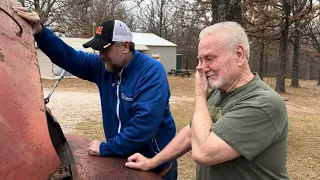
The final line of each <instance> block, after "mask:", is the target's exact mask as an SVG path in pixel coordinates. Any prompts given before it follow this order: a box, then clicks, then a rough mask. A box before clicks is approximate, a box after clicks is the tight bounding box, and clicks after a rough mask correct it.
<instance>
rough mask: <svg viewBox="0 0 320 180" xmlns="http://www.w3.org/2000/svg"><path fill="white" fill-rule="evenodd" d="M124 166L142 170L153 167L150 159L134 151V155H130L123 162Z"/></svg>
mask: <svg viewBox="0 0 320 180" xmlns="http://www.w3.org/2000/svg"><path fill="white" fill-rule="evenodd" d="M125 166H126V167H129V168H133V169H139V170H142V171H148V170H150V169H153V168H155V167H154V165H153V162H152V159H149V158H146V157H144V156H143V155H141V154H140V153H135V154H134V155H132V156H130V157H129V158H128V160H127V162H126V163H125Z"/></svg>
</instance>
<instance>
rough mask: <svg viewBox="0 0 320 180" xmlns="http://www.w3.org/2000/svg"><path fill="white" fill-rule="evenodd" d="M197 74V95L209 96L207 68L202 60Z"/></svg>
mask: <svg viewBox="0 0 320 180" xmlns="http://www.w3.org/2000/svg"><path fill="white" fill-rule="evenodd" d="M196 69H197V72H196V74H195V95H196V96H202V97H205V98H206V97H207V93H208V80H207V77H206V68H205V67H204V66H203V64H202V61H201V60H199V64H198V66H197V68H196Z"/></svg>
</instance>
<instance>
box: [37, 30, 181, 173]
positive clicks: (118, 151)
mask: <svg viewBox="0 0 320 180" xmlns="http://www.w3.org/2000/svg"><path fill="white" fill-rule="evenodd" d="M35 40H36V41H37V44H38V47H39V48H40V49H41V50H42V51H43V52H44V53H45V54H46V55H47V56H48V57H49V58H50V59H51V60H52V62H53V63H54V64H56V65H58V66H60V67H62V68H63V69H65V70H66V71H68V72H70V73H72V74H73V75H75V76H78V77H80V78H82V79H85V80H88V81H91V82H94V83H96V84H97V86H98V88H99V92H100V98H101V107H102V116H103V127H104V133H105V137H106V139H107V142H103V143H101V145H100V155H101V156H128V155H132V154H133V153H136V152H139V153H141V154H143V155H144V156H146V157H149V158H150V157H153V156H155V155H156V154H157V153H158V152H159V151H161V150H162V149H163V148H164V147H165V146H166V145H167V144H168V143H169V142H170V141H171V140H172V139H173V137H174V136H175V134H176V127H175V123H174V120H173V118H172V116H171V113H170V110H169V98H170V89H169V84H168V80H167V77H166V72H165V70H164V68H163V66H162V64H161V63H160V62H158V61H157V60H155V59H153V58H151V57H149V56H147V55H145V54H142V53H140V52H138V51H134V55H133V57H132V59H131V61H130V62H129V64H128V65H127V66H126V67H125V68H124V69H123V71H122V74H121V78H119V77H118V76H117V74H116V73H109V72H107V71H105V68H104V65H103V63H102V61H101V60H100V58H99V55H97V54H89V53H85V52H83V51H76V50H74V49H73V48H71V47H70V46H68V45H67V44H65V43H64V42H63V41H62V40H60V38H58V37H57V36H55V34H54V33H53V32H52V31H50V30H49V29H47V28H45V27H44V29H43V32H41V33H39V34H36V35H35ZM169 163H170V162H167V163H165V164H163V165H161V166H159V167H157V168H156V169H154V171H156V172H158V171H160V170H162V169H163V168H165V167H167V166H168V164H169Z"/></svg>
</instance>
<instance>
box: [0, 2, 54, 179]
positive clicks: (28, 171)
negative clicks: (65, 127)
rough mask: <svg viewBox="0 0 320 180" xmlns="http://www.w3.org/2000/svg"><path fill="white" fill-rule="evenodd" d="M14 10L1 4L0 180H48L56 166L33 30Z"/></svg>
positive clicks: (10, 5) (7, 4) (9, 4)
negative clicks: (45, 111) (44, 110)
mask: <svg viewBox="0 0 320 180" xmlns="http://www.w3.org/2000/svg"><path fill="white" fill-rule="evenodd" d="M13 4H14V1H12V0H1V1H0V7H1V9H2V10H0V60H1V61H0V145H1V148H0V179H6V180H7V179H9V180H10V179H14V180H15V179H48V177H49V176H50V175H51V174H52V173H54V172H55V171H56V170H57V169H58V168H59V166H60V161H59V158H58V156H57V154H56V152H55V150H54V147H53V145H52V143H51V140H50V136H49V132H48V126H47V121H46V117H45V113H44V112H43V111H40V109H44V101H43V92H42V89H41V82H40V74H39V69H38V67H37V66H36V65H35V64H37V57H36V53H35V48H34V41H33V36H32V30H31V28H30V26H29V25H28V24H27V23H26V22H24V21H23V20H22V19H21V18H20V17H18V15H16V14H15V13H14V12H13V11H12V9H11V7H12V6H13ZM4 11H6V12H7V13H9V14H10V16H12V17H13V18H15V20H16V22H15V21H14V20H13V19H12V18H11V17H10V16H8V14H6V13H4ZM17 23H19V25H20V26H21V27H22V28H23V32H22V30H21V29H20V27H19V25H18V24H17ZM20 30H21V32H22V34H21V37H20V36H19V34H20Z"/></svg>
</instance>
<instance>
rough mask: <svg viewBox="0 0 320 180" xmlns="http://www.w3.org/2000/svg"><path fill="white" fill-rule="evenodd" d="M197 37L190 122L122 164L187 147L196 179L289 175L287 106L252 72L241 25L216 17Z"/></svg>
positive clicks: (164, 157)
mask: <svg viewBox="0 0 320 180" xmlns="http://www.w3.org/2000/svg"><path fill="white" fill-rule="evenodd" d="M199 39H200V42H199V45H198V58H199V65H198V67H197V72H196V75H195V110H194V116H193V119H192V123H191V124H190V125H188V126H186V127H184V128H183V129H182V130H181V131H180V132H179V133H178V135H177V136H176V137H175V138H174V139H173V140H172V141H171V142H170V143H169V144H168V145H167V146H166V147H165V148H164V149H163V150H162V151H161V152H160V153H158V154H157V155H156V156H155V157H153V158H151V159H148V158H145V157H144V156H142V155H140V154H138V153H136V154H134V155H132V156H130V157H129V158H128V162H127V163H126V164H125V165H126V166H127V167H130V168H135V169H141V170H148V169H152V168H153V167H155V166H157V165H159V164H162V163H164V162H166V161H170V160H172V159H175V158H178V157H180V156H182V155H183V154H185V153H186V152H188V151H190V150H191V152H192V159H193V160H194V161H195V162H196V163H197V171H196V176H197V179H201V180H202V179H208V180H209V179H223V180H225V179H230V180H231V179H232V180H233V179H244V180H248V179H253V180H256V179H288V175H287V170H286V159H287V136H288V118H287V111H286V106H285V103H284V101H283V100H282V98H281V97H280V96H279V95H278V94H277V93H276V92H275V91H274V90H273V89H271V88H270V87H269V86H268V85H267V84H266V83H264V82H263V81H262V80H261V79H260V78H259V76H258V74H253V73H251V71H250V68H249V64H248V59H249V54H250V53H249V52H250V49H249V42H248V37H247V35H246V33H245V31H244V29H243V28H242V27H241V26H240V25H239V24H237V23H235V22H222V23H217V24H214V25H212V26H209V27H207V28H205V29H204V30H202V32H201V33H200V35H199ZM208 89H212V90H213V91H212V92H211V93H210V97H207V94H208Z"/></svg>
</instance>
